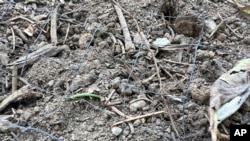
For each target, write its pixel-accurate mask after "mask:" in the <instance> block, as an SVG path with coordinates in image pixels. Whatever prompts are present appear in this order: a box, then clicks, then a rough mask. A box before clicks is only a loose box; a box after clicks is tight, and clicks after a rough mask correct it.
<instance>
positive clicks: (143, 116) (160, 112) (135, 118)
mask: <svg viewBox="0 0 250 141" xmlns="http://www.w3.org/2000/svg"><path fill="white" fill-rule="evenodd" d="M163 113H165V111H158V112H154V113H149V114H146V115H141V116H136V117H130V118H127V119H126V120H123V121H119V122H116V123H114V124H113V126H116V125H119V124H122V123H124V122H129V121H133V120H137V119H141V118H145V117H150V116H154V115H158V114H163Z"/></svg>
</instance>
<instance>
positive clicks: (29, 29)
mask: <svg viewBox="0 0 250 141" xmlns="http://www.w3.org/2000/svg"><path fill="white" fill-rule="evenodd" d="M23 32H24V33H25V34H27V35H28V36H30V37H32V36H33V34H34V27H33V26H32V25H29V26H28V27H27V28H26V29H24V30H23Z"/></svg>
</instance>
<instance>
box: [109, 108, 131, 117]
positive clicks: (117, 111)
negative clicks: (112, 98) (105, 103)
mask: <svg viewBox="0 0 250 141" xmlns="http://www.w3.org/2000/svg"><path fill="white" fill-rule="evenodd" d="M110 108H111V109H112V110H113V111H114V112H115V113H117V114H118V115H120V116H122V117H124V118H128V119H130V118H132V117H130V116H127V115H125V114H124V113H122V112H121V111H120V110H118V109H117V108H116V107H115V106H111V107H110Z"/></svg>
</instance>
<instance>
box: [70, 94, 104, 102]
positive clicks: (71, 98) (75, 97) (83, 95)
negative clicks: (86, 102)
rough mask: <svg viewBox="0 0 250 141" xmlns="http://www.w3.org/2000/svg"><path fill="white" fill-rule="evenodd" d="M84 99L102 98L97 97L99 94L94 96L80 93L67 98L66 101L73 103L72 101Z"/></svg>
mask: <svg viewBox="0 0 250 141" xmlns="http://www.w3.org/2000/svg"><path fill="white" fill-rule="evenodd" d="M84 97H95V98H99V99H100V98H101V96H99V95H97V94H92V93H78V94H75V95H72V96H69V97H66V98H65V101H71V100H76V99H81V98H84Z"/></svg>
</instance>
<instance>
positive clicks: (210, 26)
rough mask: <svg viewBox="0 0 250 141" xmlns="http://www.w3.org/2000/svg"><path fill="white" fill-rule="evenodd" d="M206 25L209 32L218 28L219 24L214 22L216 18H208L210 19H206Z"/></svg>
mask: <svg viewBox="0 0 250 141" xmlns="http://www.w3.org/2000/svg"><path fill="white" fill-rule="evenodd" d="M205 27H206V31H207V32H208V33H211V32H213V31H214V30H215V29H216V27H217V25H216V23H215V22H214V20H212V19H208V20H205Z"/></svg>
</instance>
